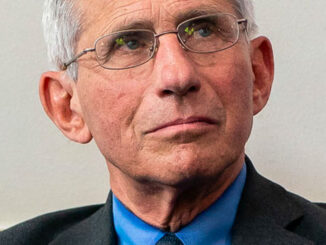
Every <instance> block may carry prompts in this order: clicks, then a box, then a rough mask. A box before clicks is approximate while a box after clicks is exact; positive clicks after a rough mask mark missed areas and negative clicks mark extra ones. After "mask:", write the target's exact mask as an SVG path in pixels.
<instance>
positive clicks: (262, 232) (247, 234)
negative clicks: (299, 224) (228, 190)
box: [232, 158, 314, 245]
mask: <svg viewBox="0 0 326 245" xmlns="http://www.w3.org/2000/svg"><path fill="white" fill-rule="evenodd" d="M246 164H247V179H246V184H245V187H244V190H243V193H242V197H241V200H240V203H239V208H238V213H237V216H236V220H235V223H234V226H233V228H232V244H233V245H243V244H246V245H247V244H248V245H251V244H264V245H283V244H284V245H288V244H296V245H313V244H314V243H313V242H312V241H309V240H307V239H305V238H303V237H301V236H298V235H296V234H295V233H292V232H291V231H289V230H288V229H287V228H289V227H291V225H293V224H295V222H296V221H299V220H300V219H301V218H302V217H303V211H302V210H301V208H300V206H299V205H297V204H296V203H294V202H293V201H291V200H290V198H289V196H288V195H287V192H286V190H285V189H283V188H282V187H280V186H279V185H277V184H275V183H273V182H271V181H269V180H267V179H265V178H264V177H262V176H260V175H259V174H258V173H257V172H256V170H255V169H254V167H253V165H252V163H251V161H250V160H249V158H246Z"/></svg>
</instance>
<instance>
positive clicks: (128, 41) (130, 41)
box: [115, 36, 140, 50]
mask: <svg viewBox="0 0 326 245" xmlns="http://www.w3.org/2000/svg"><path fill="white" fill-rule="evenodd" d="M115 43H116V45H117V46H118V47H119V48H122V47H126V48H128V49H130V50H136V49H138V48H139V47H140V41H139V40H137V38H133V37H128V36H125V37H119V38H117V39H116V40H115Z"/></svg>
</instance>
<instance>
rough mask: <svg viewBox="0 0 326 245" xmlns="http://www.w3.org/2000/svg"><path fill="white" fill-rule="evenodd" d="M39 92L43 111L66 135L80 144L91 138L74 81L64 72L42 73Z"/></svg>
mask: <svg viewBox="0 0 326 245" xmlns="http://www.w3.org/2000/svg"><path fill="white" fill-rule="evenodd" d="M39 94H40V99H41V102H42V105H43V108H44V110H45V112H46V113H47V115H48V116H49V117H50V119H51V120H52V121H53V122H54V123H55V124H56V126H57V127H58V128H59V129H60V130H61V132H62V133H63V134H64V135H65V136H66V137H68V138H69V139H70V140H73V141H76V142H78V143H82V144H84V143H88V142H89V141H91V140H92V135H91V133H90V131H89V129H88V126H87V125H86V123H85V121H84V118H83V113H82V110H81V106H80V103H79V99H78V94H77V89H76V83H75V82H74V81H73V80H72V79H70V78H69V77H68V76H67V75H66V74H65V73H64V72H45V73H43V74H42V76H41V79H40V86H39Z"/></svg>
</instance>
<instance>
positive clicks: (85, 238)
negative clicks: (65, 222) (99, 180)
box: [50, 192, 117, 245]
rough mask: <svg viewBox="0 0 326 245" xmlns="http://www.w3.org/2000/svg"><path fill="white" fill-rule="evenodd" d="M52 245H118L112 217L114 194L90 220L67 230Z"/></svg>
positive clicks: (110, 195) (110, 194)
mask: <svg viewBox="0 0 326 245" xmlns="http://www.w3.org/2000/svg"><path fill="white" fill-rule="evenodd" d="M50 244H51V245H75V244H78V245H89V244H92V245H113V244H117V237H116V233H115V231H114V225H113V216H112V193H111V192H110V193H109V196H108V199H107V201H106V203H105V205H104V206H102V207H101V208H100V209H99V210H98V211H96V212H95V213H94V214H93V215H91V216H90V217H89V218H87V219H85V220H83V221H82V222H80V223H78V224H77V225H75V226H73V227H71V228H69V229H67V230H66V231H65V232H64V233H63V234H61V235H60V236H58V237H57V238H56V239H55V240H54V241H53V242H52V243H50Z"/></svg>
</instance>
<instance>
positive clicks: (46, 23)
mask: <svg viewBox="0 0 326 245" xmlns="http://www.w3.org/2000/svg"><path fill="white" fill-rule="evenodd" d="M228 1H230V2H231V4H232V5H233V7H234V9H235V11H236V13H237V14H238V15H239V17H240V18H245V19H247V20H248V23H247V32H248V35H249V38H253V37H254V36H255V34H256V32H257V25H256V23H255V18H254V8H253V4H252V0H228ZM75 2H76V0H45V1H44V11H43V19H42V22H43V31H44V39H45V42H46V45H47V51H48V59H49V62H50V64H51V66H52V67H51V68H52V69H54V70H61V68H62V66H63V64H64V62H67V61H68V60H70V59H71V58H73V57H74V56H75V54H76V52H77V50H76V47H77V42H78V40H79V35H80V34H81V32H82V23H81V22H82V13H79V11H78V9H77V7H76V6H75ZM67 74H68V76H69V77H70V78H72V79H73V80H75V81H77V79H78V65H77V62H74V63H72V64H71V65H70V66H69V67H68V69H67Z"/></svg>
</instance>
